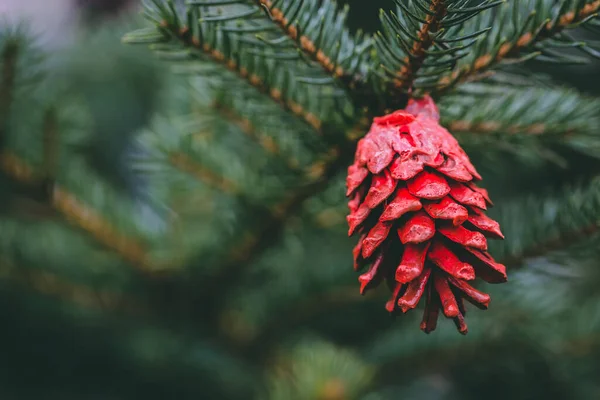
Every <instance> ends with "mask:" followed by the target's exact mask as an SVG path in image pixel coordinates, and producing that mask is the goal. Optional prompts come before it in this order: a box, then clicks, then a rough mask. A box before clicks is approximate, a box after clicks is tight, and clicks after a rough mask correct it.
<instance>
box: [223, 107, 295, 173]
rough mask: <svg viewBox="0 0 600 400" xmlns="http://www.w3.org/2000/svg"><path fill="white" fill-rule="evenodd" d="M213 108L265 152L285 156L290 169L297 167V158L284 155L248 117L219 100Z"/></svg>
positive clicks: (271, 139)
mask: <svg viewBox="0 0 600 400" xmlns="http://www.w3.org/2000/svg"><path fill="white" fill-rule="evenodd" d="M213 108H214V109H215V110H217V112H219V114H221V115H222V116H223V118H224V119H225V120H226V121H228V122H229V123H232V124H234V125H235V126H236V127H237V128H238V129H239V130H240V131H242V133H244V134H245V135H246V136H247V137H249V138H250V139H251V140H253V141H254V142H256V143H258V144H259V145H260V146H261V147H262V148H263V149H264V151H265V152H267V153H269V154H272V155H274V156H278V157H281V158H285V163H286V165H287V166H288V167H289V168H290V169H291V170H296V169H298V166H299V162H298V160H297V159H295V158H293V157H292V158H289V157H287V156H285V155H284V154H283V153H282V152H281V149H280V148H279V146H278V145H277V143H276V142H275V141H274V140H273V138H271V137H270V136H268V135H265V134H263V133H261V132H259V131H258V129H256V127H255V126H254V124H253V123H252V121H250V120H249V119H248V118H246V117H243V116H241V115H238V114H237V113H235V111H234V110H233V109H231V108H228V107H227V106H226V105H225V104H223V103H221V102H219V101H216V102H215V103H214V104H213Z"/></svg>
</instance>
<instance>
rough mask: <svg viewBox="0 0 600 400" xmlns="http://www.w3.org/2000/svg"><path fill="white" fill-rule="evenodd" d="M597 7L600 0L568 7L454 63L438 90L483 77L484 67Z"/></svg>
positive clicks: (581, 18)
mask: <svg viewBox="0 0 600 400" xmlns="http://www.w3.org/2000/svg"><path fill="white" fill-rule="evenodd" d="M599 10H600V0H596V1H594V2H592V3H588V4H586V5H585V6H583V7H582V8H581V10H579V12H578V13H575V12H573V11H570V12H568V13H566V14H565V15H562V16H560V18H558V19H556V20H555V21H545V22H544V24H543V25H542V26H540V27H539V28H538V29H537V30H535V31H534V33H533V34H532V33H531V32H526V33H524V34H522V35H521V36H520V37H518V38H516V39H515V40H510V41H509V40H506V41H505V42H504V43H502V44H501V45H500V46H499V48H498V50H497V52H496V54H495V55H493V54H484V55H481V56H479V57H478V58H477V59H476V60H475V61H474V62H472V63H469V65H465V66H462V67H457V68H456V69H455V70H454V71H453V72H452V73H451V74H450V75H449V76H445V77H443V78H442V79H441V80H440V81H439V82H438V89H436V92H437V93H441V92H444V91H446V90H448V89H450V88H451V87H454V86H455V85H456V84H459V83H462V82H466V81H476V80H478V79H479V78H481V77H486V70H487V69H489V68H491V67H493V66H494V65H495V64H497V63H499V62H501V61H502V60H504V59H514V58H518V57H519V56H520V55H521V53H522V52H523V51H524V50H526V49H528V48H531V47H532V46H534V45H535V44H536V43H538V42H541V41H543V40H545V39H549V38H552V37H553V36H555V35H557V34H559V33H561V32H562V31H564V30H565V29H567V28H569V26H572V25H574V24H577V23H579V22H582V21H585V20H587V19H589V18H590V17H592V16H594V14H596V13H597V12H598V11H599Z"/></svg>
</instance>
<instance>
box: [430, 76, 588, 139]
mask: <svg viewBox="0 0 600 400" xmlns="http://www.w3.org/2000/svg"><path fill="white" fill-rule="evenodd" d="M463 89H464V91H463V92H464V93H463V92H457V93H456V94H448V95H446V96H444V97H443V98H442V99H441V100H440V102H439V106H440V114H441V115H442V124H443V125H444V126H446V127H447V128H448V129H449V130H450V132H452V133H455V134H456V133H466V134H481V135H490V134H496V135H498V136H537V137H538V139H537V140H539V141H546V142H550V141H560V142H569V141H571V140H574V139H579V140H581V139H586V140H588V141H590V142H597V141H598V136H597V134H596V126H597V125H598V124H599V123H600V116H599V115H598V112H597V110H598V109H599V107H600V102H599V101H598V100H597V99H594V98H591V97H589V96H585V95H582V94H581V93H579V92H578V91H576V90H573V89H570V88H563V87H552V86H550V87H547V88H538V87H521V86H517V87H514V88H510V87H508V88H507V87H505V86H503V85H502V86H495V85H492V84H489V83H479V84H470V85H465V86H463ZM468 91H472V93H470V94H468V95H465V94H466V93H467V92H468Z"/></svg>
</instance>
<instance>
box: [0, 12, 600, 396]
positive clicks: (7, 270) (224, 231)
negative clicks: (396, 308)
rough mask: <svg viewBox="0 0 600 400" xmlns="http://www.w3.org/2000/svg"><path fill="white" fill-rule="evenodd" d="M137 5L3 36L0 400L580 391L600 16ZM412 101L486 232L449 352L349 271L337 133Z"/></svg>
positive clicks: (349, 152)
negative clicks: (76, 25) (475, 197)
mask: <svg viewBox="0 0 600 400" xmlns="http://www.w3.org/2000/svg"><path fill="white" fill-rule="evenodd" d="M144 3H145V4H144V8H143V13H144V15H145V17H147V18H146V21H145V22H142V21H139V20H136V19H135V18H131V19H130V18H125V19H124V20H123V21H112V22H111V23H107V22H105V23H100V25H102V26H101V29H100V30H99V31H96V30H94V32H85V33H82V34H81V37H80V40H79V41H78V42H77V43H76V44H74V45H73V46H72V47H71V48H70V49H69V50H68V51H56V52H55V53H52V54H50V53H49V52H48V51H46V49H44V48H42V47H40V45H39V44H38V42H37V41H36V40H35V39H34V38H33V37H32V35H30V34H28V31H27V30H26V29H23V28H19V29H15V28H14V27H11V26H9V27H2V28H1V29H0V88H1V90H0V152H1V153H0V161H1V162H0V277H1V278H2V282H1V287H0V300H2V303H3V304H4V305H5V306H4V307H3V308H2V310H3V311H1V312H0V314H1V315H2V316H3V317H4V318H3V320H4V321H5V324H4V325H5V327H4V328H3V336H2V339H4V340H2V341H0V342H1V343H3V347H2V354H3V360H5V363H4V368H3V369H2V371H3V374H2V378H0V397H2V398H7V399H12V398H44V399H46V398H48V399H54V398H56V399H61V400H62V399H82V398H85V399H88V398H89V399H96V398H98V399H107V398H110V399H130V398H131V399H133V398H144V399H155V398H156V399H165V398H175V399H188V398H189V399H192V398H193V399H204V398H206V399H249V398H261V399H265V400H266V399H269V400H289V399H296V400H314V399H317V400H339V399H363V400H376V399H377V400H379V399H382V400H383V399H397V398H406V399H419V400H421V399H445V400H454V399H476V398H477V399H479V398H491V399H501V398H502V399H503V398H515V399H537V398H548V399H553V398H557V399H562V398H578V399H579V398H581V399H588V398H590V399H592V398H597V397H598V393H600V392H599V390H600V389H599V387H598V383H597V382H596V380H597V379H596V377H597V376H598V374H599V373H600V369H599V368H598V363H597V361H596V360H597V359H598V355H599V349H600V346H599V345H598V337H599V334H600V314H599V313H598V309H599V305H600V297H599V294H600V292H599V291H598V289H597V288H598V285H599V284H600V273H598V268H597V259H598V255H599V254H598V249H599V248H600V247H598V244H599V241H598V240H599V239H598V235H597V231H598V226H599V225H598V215H599V214H598V213H599V212H600V201H599V199H600V197H599V196H600V186H599V185H600V181H599V180H598V179H599V178H598V174H599V173H600V160H599V158H598V154H599V153H598V150H599V148H600V140H599V132H598V126H599V125H600V100H598V95H599V94H598V93H597V90H596V89H594V86H593V82H592V80H593V78H595V77H596V75H597V73H596V71H593V69H592V68H593V67H591V68H590V71H592V73H590V74H588V75H584V74H583V73H580V72H574V71H583V70H582V69H579V70H577V69H575V70H574V69H572V68H574V67H573V66H572V65H571V64H574V63H576V64H579V63H581V62H583V61H585V62H586V63H587V62H590V61H592V60H593V58H594V57H596V58H597V50H594V48H596V49H597V46H596V47H594V46H595V44H596V43H597V42H598V40H599V39H598V34H599V33H600V32H599V29H598V20H597V18H596V15H597V12H598V11H599V9H600V2H598V1H597V0H527V1H525V0H523V1H520V0H519V1H516V0H514V1H513V0H511V1H506V2H501V1H494V0H482V1H475V0H473V1H471V0H452V1H449V0H448V1H442V0H410V1H403V0H398V1H395V2H375V1H373V2H371V1H369V2H364V1H351V0H349V1H345V2H339V3H338V2H335V1H332V0H305V1H297V0H271V1H266V0H188V1H186V2H184V1H171V0H148V1H145V2H144ZM346 4H347V5H348V7H345V6H344V5H346ZM379 7H383V8H384V10H383V11H379ZM125 32H129V33H125ZM124 33H125V34H124ZM120 38H122V41H123V42H125V43H127V44H139V45H141V46H137V47H134V46H128V45H127V46H126V45H123V44H121V43H119V39H120ZM583 42H585V45H584V43H583ZM148 47H149V48H150V50H151V51H148V50H147V48H148ZM152 53H154V55H155V56H156V57H153V56H152ZM157 60H160V61H157ZM532 61H535V62H532ZM592 65H594V64H592ZM573 82H578V87H579V88H580V89H582V90H577V89H575V88H574V87H573V85H572V84H571V83H573ZM587 82H589V84H588V83H587ZM596 86H597V85H596ZM583 91H585V94H583ZM424 93H429V94H431V95H433V96H434V97H435V98H436V100H437V102H438V105H439V108H440V112H441V116H442V124H443V125H444V126H446V127H448V129H449V130H450V131H451V132H453V133H454V134H455V135H456V136H457V138H458V139H459V141H460V142H461V144H462V145H463V147H464V149H465V150H466V151H467V153H468V154H469V156H470V157H471V159H472V161H473V162H474V164H475V165H476V167H477V169H478V170H479V172H480V173H481V174H482V175H483V177H484V181H483V182H482V186H485V187H486V188H488V189H489V190H490V193H491V195H492V199H493V200H494V201H495V207H494V208H492V209H491V210H490V215H491V216H493V217H495V218H497V219H498V220H499V222H500V223H501V226H502V227H503V231H504V233H505V235H506V240H505V241H503V242H498V243H494V247H493V249H492V253H493V254H494V255H495V256H496V258H497V259H499V260H502V261H503V262H505V263H506V264H507V266H508V267H509V283H507V284H505V285H499V286H498V285H496V286H493V285H488V286H489V287H488V286H486V287H485V290H486V291H489V292H490V293H491V294H492V297H493V301H492V304H491V307H490V310H489V311H487V312H471V310H470V309H469V315H468V321H469V334H468V335H467V336H466V337H462V336H459V335H457V334H456V332H455V331H454V329H453V327H452V326H449V325H450V324H449V323H447V322H448V321H445V320H444V321H440V327H439V328H438V330H437V331H436V332H434V333H432V334H431V335H425V334H423V333H422V332H421V331H419V329H418V323H419V320H420V312H411V313H409V314H408V315H405V316H401V317H398V318H390V317H389V316H388V315H387V313H386V311H385V309H384V307H383V304H384V302H385V300H386V294H385V293H384V292H385V290H381V291H375V292H374V293H369V294H368V295H366V296H365V297H361V296H360V295H359V294H358V285H357V284H356V275H355V273H354V272H353V271H352V267H351V264H352V263H351V250H352V246H353V240H350V239H348V238H347V237H346V233H347V228H346V224H345V222H346V221H345V214H346V212H347V206H346V203H345V199H344V198H343V193H344V176H345V172H346V167H347V166H348V164H349V163H350V161H351V160H352V157H353V152H354V149H355V144H356V141H357V140H358V139H359V138H360V137H361V136H363V135H364V133H365V132H366V131H367V130H368V128H369V124H370V118H371V117H373V116H376V115H381V114H382V113H384V112H388V111H390V110H393V109H397V108H401V107H404V106H405V105H406V102H407V99H408V98H409V96H420V95H421V94H424ZM28 171H29V172H28ZM49 299H51V300H49Z"/></svg>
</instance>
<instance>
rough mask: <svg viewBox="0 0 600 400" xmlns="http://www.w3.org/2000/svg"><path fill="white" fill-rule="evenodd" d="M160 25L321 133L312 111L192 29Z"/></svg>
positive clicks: (167, 23) (318, 121) (319, 125)
mask: <svg viewBox="0 0 600 400" xmlns="http://www.w3.org/2000/svg"><path fill="white" fill-rule="evenodd" d="M160 27H161V28H162V29H164V30H166V31H167V32H168V33H170V34H171V35H173V36H174V37H175V38H177V39H178V40H179V41H181V42H182V43H183V44H184V45H185V46H187V47H190V48H194V49H196V50H200V51H202V52H203V53H204V54H205V55H207V56H208V57H210V58H211V59H212V60H213V61H214V62H217V63H219V64H221V65H223V66H225V67H226V68H227V69H228V70H229V71H231V72H234V73H235V74H237V75H238V76H240V77H241V78H243V79H244V80H246V81H247V82H248V83H249V84H250V85H251V86H253V87H254V88H255V89H256V90H258V91H259V92H260V93H262V94H264V95H267V96H269V97H270V98H271V99H272V100H273V101H275V102H276V103H277V104H279V105H280V106H281V107H282V108H283V109H284V110H286V111H289V112H290V113H292V114H293V115H295V116H296V117H298V118H300V119H302V120H303V121H305V122H306V123H307V124H308V125H310V126H311V127H312V128H313V129H314V130H315V131H316V132H317V133H319V134H321V133H322V122H321V121H320V120H319V119H318V118H317V117H316V116H315V115H314V114H313V113H311V112H308V111H306V110H305V109H304V108H303V107H302V106H301V105H300V104H298V103H296V102H294V101H291V100H286V99H284V98H283V95H282V93H281V91H280V90H279V89H277V88H270V87H268V85H266V84H265V83H264V82H263V80H262V79H261V78H260V77H259V76H258V75H255V74H251V73H249V72H248V71H247V69H246V68H244V67H243V66H240V65H238V63H237V62H236V61H235V60H233V59H227V58H226V57H225V55H224V54H223V53H222V52H220V51H219V50H217V49H214V48H213V47H212V46H211V45H210V44H209V43H206V42H205V43H201V42H200V40H198V38H197V37H195V36H194V35H192V31H191V30H190V29H189V27H187V26H184V27H182V28H180V29H178V28H177V27H176V26H174V25H170V24H169V22H168V21H166V20H163V21H162V22H161V25H160Z"/></svg>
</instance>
